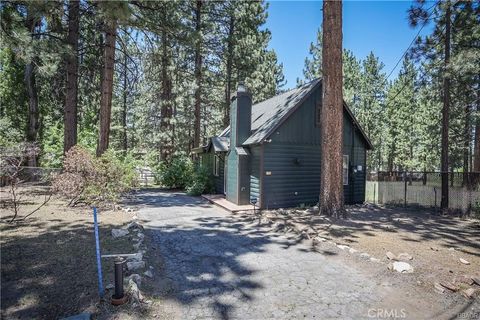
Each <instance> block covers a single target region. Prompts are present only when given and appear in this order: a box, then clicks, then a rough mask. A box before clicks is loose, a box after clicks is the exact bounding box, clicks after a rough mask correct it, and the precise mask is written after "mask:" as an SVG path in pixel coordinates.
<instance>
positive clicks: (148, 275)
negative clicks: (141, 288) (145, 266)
mask: <svg viewBox="0 0 480 320" xmlns="http://www.w3.org/2000/svg"><path fill="white" fill-rule="evenodd" d="M143 274H144V275H145V276H146V277H148V278H153V273H152V271H150V270H147V271H145V272H144V273H143Z"/></svg>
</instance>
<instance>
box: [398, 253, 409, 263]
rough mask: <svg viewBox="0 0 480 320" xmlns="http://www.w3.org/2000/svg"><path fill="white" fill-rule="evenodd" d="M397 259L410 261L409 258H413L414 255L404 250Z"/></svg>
mask: <svg viewBox="0 0 480 320" xmlns="http://www.w3.org/2000/svg"><path fill="white" fill-rule="evenodd" d="M397 259H398V260H402V261H408V260H412V259H413V257H412V256H411V255H410V254H408V253H406V252H402V253H400V254H399V255H398V256H397Z"/></svg>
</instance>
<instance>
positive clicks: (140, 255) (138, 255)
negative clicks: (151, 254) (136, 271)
mask: <svg viewBox="0 0 480 320" xmlns="http://www.w3.org/2000/svg"><path fill="white" fill-rule="evenodd" d="M142 260H143V253H142V252H141V251H139V252H137V253H135V256H133V257H128V258H127V261H142Z"/></svg>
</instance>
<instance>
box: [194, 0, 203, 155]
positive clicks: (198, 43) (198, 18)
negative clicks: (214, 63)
mask: <svg viewBox="0 0 480 320" xmlns="http://www.w3.org/2000/svg"><path fill="white" fill-rule="evenodd" d="M202 6H203V3H202V0H197V6H196V9H195V34H196V40H195V83H196V85H197V88H196V90H195V109H194V117H195V123H194V133H193V147H194V148H196V147H198V146H199V145H200V123H201V119H200V112H201V99H202V38H201V37H202V35H201V29H202V27H201V26H202Z"/></svg>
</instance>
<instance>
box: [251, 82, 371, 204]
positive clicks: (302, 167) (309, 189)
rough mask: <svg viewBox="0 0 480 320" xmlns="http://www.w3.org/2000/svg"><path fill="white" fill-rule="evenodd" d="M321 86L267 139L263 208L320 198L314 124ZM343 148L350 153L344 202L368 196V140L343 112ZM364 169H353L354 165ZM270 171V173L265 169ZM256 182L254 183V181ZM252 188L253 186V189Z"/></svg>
mask: <svg viewBox="0 0 480 320" xmlns="http://www.w3.org/2000/svg"><path fill="white" fill-rule="evenodd" d="M320 94H321V88H319V89H317V90H316V92H314V93H313V94H312V95H310V97H309V98H308V99H307V100H305V102H304V103H303V104H302V106H300V107H299V109H297V111H296V112H295V113H294V114H292V115H291V116H290V117H289V118H288V119H287V120H286V121H285V122H284V123H283V124H282V125H281V126H280V127H279V128H278V130H276V131H275V132H274V133H273V134H272V135H271V137H270V138H271V141H270V142H268V143H265V146H264V148H265V151H264V170H263V172H262V173H261V174H262V175H263V179H264V180H263V186H262V192H263V200H264V203H262V204H261V205H262V208H279V207H295V206H299V205H301V204H305V205H310V204H315V203H317V202H318V194H319V190H320V186H319V185H320V170H321V163H320V162H321V159H320V128H319V127H316V125H315V119H316V118H315V113H316V110H315V106H316V104H317V101H321V100H320ZM343 118H344V139H343V140H344V152H343V154H345V155H348V156H349V161H350V165H349V168H350V169H349V184H348V185H346V186H344V197H345V203H347V204H351V203H361V202H363V201H364V199H365V169H366V168H365V142H364V141H363V139H362V137H361V135H360V132H358V129H354V128H353V123H352V121H351V120H350V118H349V116H348V115H347V113H346V112H344V116H343ZM357 165H361V166H362V169H363V170H362V171H361V172H357V173H354V166H357ZM267 172H268V173H270V174H269V175H267V174H266V173H267ZM252 185H253V184H252ZM252 190H253V189H252Z"/></svg>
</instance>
